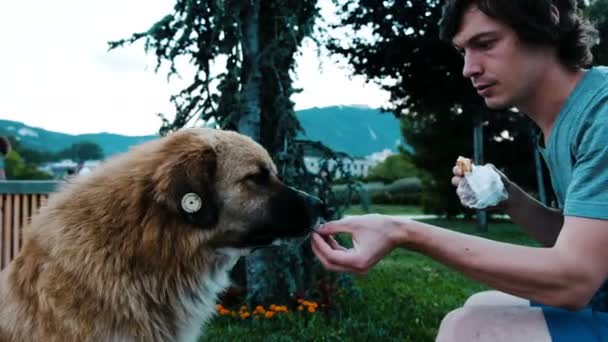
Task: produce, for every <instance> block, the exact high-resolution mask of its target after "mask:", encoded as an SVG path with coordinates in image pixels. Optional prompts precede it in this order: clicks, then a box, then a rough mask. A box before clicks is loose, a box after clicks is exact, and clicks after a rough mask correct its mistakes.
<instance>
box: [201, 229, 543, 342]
mask: <svg viewBox="0 0 608 342" xmlns="http://www.w3.org/2000/svg"><path fill="white" fill-rule="evenodd" d="M427 222H429V223H431V224H435V225H439V226H443V227H449V228H450V229H454V230H458V231H462V232H466V233H471V234H477V233H476V230H475V223H474V222H469V221H460V220H456V221H445V220H430V221H427ZM477 235H482V236H485V237H488V238H492V239H495V240H500V241H504V242H512V243H523V244H531V243H532V242H531V241H530V240H529V239H528V238H526V237H525V236H524V234H523V233H522V232H521V231H520V230H519V229H518V228H517V227H516V226H515V225H513V224H511V223H509V222H502V223H496V222H493V223H490V226H489V232H488V233H484V234H477ZM355 283H356V288H357V289H358V290H359V295H343V296H341V298H340V299H339V302H340V305H339V310H336V311H335V312H332V313H330V314H326V313H322V312H319V311H317V312H315V313H308V312H306V311H304V312H299V313H290V314H281V315H277V316H275V317H273V318H270V319H251V318H247V319H241V318H238V317H237V318H232V317H227V316H222V317H216V318H215V319H214V320H213V321H212V322H211V325H210V327H209V330H208V332H207V335H206V337H205V338H203V339H202V341H376V340H384V341H416V342H420V341H433V340H434V337H435V334H436V332H437V327H438V325H439V323H440V321H441V318H442V317H443V316H444V315H445V314H446V313H448V312H449V311H451V310H453V309H455V308H457V307H458V306H460V305H461V304H462V303H463V301H464V300H465V299H466V298H467V297H468V296H469V295H471V294H473V293H475V292H477V291H480V290H483V289H484V287H483V286H481V285H479V284H476V283H475V282H472V281H470V280H468V279H467V278H465V277H463V276H461V275H460V274H458V273H456V272H454V271H452V270H450V269H448V268H447V267H444V266H443V265H441V264H439V263H437V262H435V261H433V260H431V259H429V258H427V257H425V256H421V255H419V254H416V253H413V252H409V251H405V250H397V251H394V252H393V253H391V254H390V255H389V256H388V257H386V258H385V259H384V260H383V261H381V262H380V263H379V264H378V265H377V266H376V267H375V268H374V269H372V270H371V271H370V272H369V273H368V274H367V275H365V276H357V277H356V278H355Z"/></svg>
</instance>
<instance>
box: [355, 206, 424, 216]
mask: <svg viewBox="0 0 608 342" xmlns="http://www.w3.org/2000/svg"><path fill="white" fill-rule="evenodd" d="M369 212H370V213H378V214H386V215H421V214H424V213H423V212H422V209H421V208H420V207H419V206H414V205H379V204H373V205H370V207H369ZM344 214H345V215H361V214H366V212H365V211H363V208H362V207H361V206H360V205H353V206H351V207H349V208H348V209H346V211H345V212H344Z"/></svg>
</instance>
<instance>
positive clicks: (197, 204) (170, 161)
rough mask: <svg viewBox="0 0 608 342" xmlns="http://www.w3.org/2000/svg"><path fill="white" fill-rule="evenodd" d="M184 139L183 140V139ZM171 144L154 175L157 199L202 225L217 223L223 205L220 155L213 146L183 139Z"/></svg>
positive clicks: (204, 226)
mask: <svg viewBox="0 0 608 342" xmlns="http://www.w3.org/2000/svg"><path fill="white" fill-rule="evenodd" d="M179 140H182V139H179ZM183 143H184V144H178V143H174V144H171V145H172V147H173V148H171V149H172V150H169V148H167V150H166V151H165V152H166V153H163V155H165V156H166V159H165V160H162V161H160V165H159V166H158V167H157V168H156V170H155V172H154V174H153V177H152V178H153V182H154V188H155V199H156V200H157V201H158V202H160V203H162V204H164V205H165V206H166V207H168V208H169V209H170V210H171V211H172V212H174V213H176V214H178V215H179V216H181V217H182V218H183V219H185V220H187V221H188V222H190V223H192V224H194V225H196V226H199V227H200V228H210V227H212V226H214V225H215V224H216V223H217V219H218V216H219V204H218V199H217V194H216V191H215V182H216V169H217V155H216V153H215V151H214V150H213V148H212V147H211V146H209V145H202V146H201V144H200V140H199V139H197V144H196V145H195V146H193V144H192V141H183Z"/></svg>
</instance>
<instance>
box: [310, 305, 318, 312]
mask: <svg viewBox="0 0 608 342" xmlns="http://www.w3.org/2000/svg"><path fill="white" fill-rule="evenodd" d="M315 311H317V309H316V308H315V307H314V306H309V307H308V312H310V313H313V312H315Z"/></svg>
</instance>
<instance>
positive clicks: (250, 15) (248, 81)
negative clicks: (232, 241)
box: [238, 0, 273, 305]
mask: <svg viewBox="0 0 608 342" xmlns="http://www.w3.org/2000/svg"><path fill="white" fill-rule="evenodd" d="M259 1H260V0H251V1H247V3H248V5H247V6H246V7H245V8H244V9H243V12H242V13H241V24H242V28H241V30H242V31H241V33H242V35H243V44H242V49H243V64H242V74H241V85H242V88H241V108H242V111H243V112H242V116H241V119H240V121H239V123H238V131H239V132H240V133H242V134H245V135H248V136H249V137H251V138H252V139H254V140H256V141H258V142H259V141H260V137H261V134H260V132H261V86H262V75H261V72H260V64H259V60H258V58H259V53H260V35H259V11H260V3H259ZM268 253H269V252H267V251H265V250H258V251H254V252H253V253H251V254H250V255H249V256H247V258H246V260H245V265H246V273H247V276H246V279H247V297H248V300H249V302H250V305H255V304H259V303H267V302H268V298H269V297H270V296H271V293H272V290H273V289H272V284H271V282H270V281H269V279H270V277H269V276H268V275H269V274H271V270H270V269H269V268H270V267H271V264H270V263H269V262H268V261H269V258H268V255H267V254H268Z"/></svg>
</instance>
